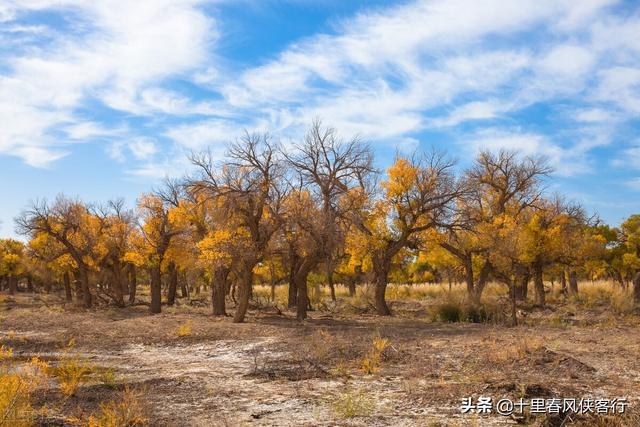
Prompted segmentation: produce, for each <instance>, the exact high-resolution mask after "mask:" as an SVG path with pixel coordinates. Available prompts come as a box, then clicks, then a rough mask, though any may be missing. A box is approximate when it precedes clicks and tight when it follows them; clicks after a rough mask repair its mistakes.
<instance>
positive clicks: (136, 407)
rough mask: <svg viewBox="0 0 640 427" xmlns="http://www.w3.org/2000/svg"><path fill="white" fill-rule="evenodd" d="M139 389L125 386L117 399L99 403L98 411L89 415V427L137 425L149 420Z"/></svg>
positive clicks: (126, 426)
mask: <svg viewBox="0 0 640 427" xmlns="http://www.w3.org/2000/svg"><path fill="white" fill-rule="evenodd" d="M142 397H143V395H142V393H141V392H139V391H134V390H131V389H129V388H125V390H124V391H123V392H122V396H121V397H120V399H118V400H114V401H111V402H108V403H102V404H100V411H99V413H97V414H95V415H92V416H90V417H89V420H88V426H89V427H139V426H144V425H147V424H148V422H149V416H148V409H147V407H146V405H145V404H144V402H143V399H142Z"/></svg>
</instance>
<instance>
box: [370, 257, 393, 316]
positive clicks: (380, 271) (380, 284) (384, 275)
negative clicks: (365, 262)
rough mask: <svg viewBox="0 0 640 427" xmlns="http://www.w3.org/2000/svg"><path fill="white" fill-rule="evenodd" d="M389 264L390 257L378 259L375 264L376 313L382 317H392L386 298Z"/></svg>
mask: <svg viewBox="0 0 640 427" xmlns="http://www.w3.org/2000/svg"><path fill="white" fill-rule="evenodd" d="M389 264H390V259H389V258H388V257H383V258H382V259H378V260H377V261H375V263H374V268H373V271H374V276H375V277H374V282H375V294H374V298H375V304H376V312H377V313H378V315H380V316H390V315H391V310H389V306H388V305H387V301H386V298H385V294H386V292H387V280H388V277H389V269H390V268H389Z"/></svg>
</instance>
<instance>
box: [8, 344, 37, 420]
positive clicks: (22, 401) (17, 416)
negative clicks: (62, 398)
mask: <svg viewBox="0 0 640 427" xmlns="http://www.w3.org/2000/svg"><path fill="white" fill-rule="evenodd" d="M12 354H13V351H12V350H11V349H9V348H6V347H4V346H0V426H12V427H13V426H15V427H22V426H30V425H32V421H33V416H34V409H33V407H32V406H31V394H32V393H33V392H34V391H35V390H36V389H37V388H38V387H42V386H44V385H46V376H47V369H48V365H47V364H46V363H45V362H43V361H41V360H40V359H38V358H33V359H31V361H29V362H28V363H27V364H26V365H25V366H15V365H12V364H11V356H12Z"/></svg>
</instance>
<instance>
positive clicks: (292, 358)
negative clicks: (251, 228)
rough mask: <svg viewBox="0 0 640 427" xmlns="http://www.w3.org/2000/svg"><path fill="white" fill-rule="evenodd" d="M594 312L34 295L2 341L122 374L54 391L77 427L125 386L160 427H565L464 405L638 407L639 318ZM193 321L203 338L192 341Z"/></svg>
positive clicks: (61, 412) (51, 401)
mask: <svg viewBox="0 0 640 427" xmlns="http://www.w3.org/2000/svg"><path fill="white" fill-rule="evenodd" d="M555 315H557V314H555ZM537 316H538V317H539V318H540V319H542V320H544V316H546V314H545V313H544V312H543V313H539V314H537ZM593 317H597V314H589V313H587V314H583V317H582V318H580V316H577V317H576V316H573V321H572V322H571V323H562V324H561V325H553V324H550V323H549V322H544V321H542V320H541V321H539V322H537V321H535V320H532V321H530V322H527V323H529V324H528V325H524V326H518V327H515V328H513V327H506V326H500V325H487V324H471V323H455V324H448V323H440V322H433V321H431V320H430V319H426V318H421V317H420V316H418V317H416V316H413V315H402V314H397V315H396V316H393V317H390V318H380V317H377V316H373V315H369V314H361V315H357V316H354V315H350V316H341V315H339V314H336V313H332V314H328V313H323V312H320V311H315V312H312V313H311V318H310V319H309V320H307V321H305V322H302V323H300V322H297V321H296V320H295V319H294V318H293V313H287V312H285V313H283V314H282V315H278V314H276V313H270V312H268V311H266V312H265V311H262V312H255V311H252V312H251V315H250V316H249V319H248V321H247V323H245V324H241V325H238V324H233V323H231V320H230V319H228V318H222V319H221V318H214V317H212V316H210V315H209V314H208V308H207V307H192V306H189V305H181V306H178V307H171V308H167V309H165V311H164V313H163V314H160V315H156V316H149V315H148V314H147V313H146V308H145V307H144V306H140V307H129V308H125V309H104V308H103V309H97V310H93V311H90V312H85V311H81V310H77V309H66V310H64V309H62V308H60V307H58V306H56V305H53V304H52V303H51V302H49V303H48V306H47V305H44V304H42V303H41V302H39V301H38V300H34V299H33V298H30V297H26V296H20V297H16V298H14V299H13V300H10V301H9V302H8V303H7V302H5V307H3V310H2V311H1V316H0V343H2V344H4V345H8V346H11V347H13V348H14V355H15V356H16V357H30V356H33V355H37V356H39V357H42V358H45V359H47V360H50V361H51V363H52V364H54V365H55V363H56V360H57V359H59V358H60V357H61V356H62V355H63V353H64V351H65V350H63V348H64V347H65V345H66V344H67V343H68V342H69V340H71V339H73V340H74V342H75V344H74V346H73V349H72V350H70V351H72V352H73V354H74V355H77V356H78V357H81V358H82V359H83V360H87V361H89V362H90V363H92V364H94V365H95V366H99V367H104V368H111V369H113V371H114V372H115V373H116V378H117V382H118V385H117V386H116V387H115V388H114V387H106V386H104V385H101V384H100V383H99V381H97V380H96V381H93V382H89V383H87V384H86V385H85V386H84V387H83V388H82V390H81V391H79V392H78V393H77V395H76V396H74V397H71V398H69V399H66V400H64V401H63V403H59V402H60V401H61V398H60V395H59V393H58V394H56V392H55V390H54V391H49V392H47V394H46V395H44V396H41V397H40V404H47V405H48V406H49V407H51V408H53V410H52V411H51V412H52V415H51V417H50V418H49V419H43V420H41V425H65V424H69V425H73V423H72V422H71V421H69V420H70V419H72V418H70V417H72V416H73V417H77V418H82V417H85V416H86V415H88V414H90V413H91V412H92V411H95V410H96V408H97V406H98V404H99V403H100V402H102V401H106V400H108V399H110V398H113V397H114V396H115V395H116V394H117V393H118V390H119V389H121V388H122V387H123V386H124V385H125V384H126V385H128V386H130V387H134V388H136V389H140V390H142V391H143V395H144V400H145V403H146V405H147V407H148V415H149V418H150V425H159V426H160V425H162V426H165V425H166V426H242V425H264V426H299V425H300V426H318V425H320V426H334V425H345V426H346V425H348V426H365V425H366V426H392V425H393V426H424V425H461V426H466V425H469V426H476V425H481V426H485V425H487V426H490V425H514V424H517V423H518V422H520V423H522V424H537V425H561V424H562V421H558V420H555V419H551V418H549V417H537V418H532V419H528V420H517V419H513V418H508V417H502V416H498V415H491V416H485V415H482V416H478V415H464V416H463V415H462V414H461V413H460V410H459V406H460V404H461V401H462V398H464V397H468V396H474V397H478V396H492V397H493V398H494V399H499V398H503V397H509V398H513V399H516V398H520V397H524V398H531V397H547V398H549V397H560V398H563V397H567V398H570V397H575V398H581V397H603V398H614V397H627V398H628V399H630V401H631V407H630V408H631V409H630V411H631V412H634V411H637V405H638V401H639V399H640V359H639V357H638V356H639V355H640V334H639V333H638V332H639V330H638V319H637V316H633V317H626V318H624V319H616V320H615V321H611V319H609V318H604V317H602V318H600V319H599V320H597V321H593V320H589V321H587V319H592V318H593ZM576 319H577V320H576ZM581 319H582V320H581ZM185 324H190V325H191V330H190V331H189V333H188V334H186V335H185V336H179V335H178V333H177V328H178V327H179V326H181V325H185ZM376 337H378V338H384V339H386V340H387V342H388V345H387V347H386V348H385V350H384V351H383V352H382V353H381V357H380V362H379V367H378V369H377V372H375V373H373V374H365V373H364V372H363V371H362V369H361V364H362V359H363V358H365V357H367V355H368V354H370V352H371V351H372V348H373V347H372V342H373V340H374V339H375V338H376ZM67 351H69V350H67ZM345 407H347V409H345ZM354 415H355V416H354ZM54 420H55V422H54ZM567 421H568V420H566V421H565V425H568V424H571V423H569V422H567ZM578 421H580V420H578ZM592 421H593V420H591V421H589V420H582V421H581V422H582V423H583V424H584V425H589V423H590V422H592ZM602 425H606V424H602ZM625 425H627V424H625ZM628 425H633V424H628Z"/></svg>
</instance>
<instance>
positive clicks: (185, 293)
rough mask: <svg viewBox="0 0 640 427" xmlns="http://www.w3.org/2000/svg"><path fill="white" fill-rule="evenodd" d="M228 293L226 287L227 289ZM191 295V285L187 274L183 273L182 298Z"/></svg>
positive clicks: (181, 282) (181, 283)
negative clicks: (188, 283) (188, 284)
mask: <svg viewBox="0 0 640 427" xmlns="http://www.w3.org/2000/svg"><path fill="white" fill-rule="evenodd" d="M225 293H226V289H225ZM188 297H189V287H188V286H187V274H186V273H183V275H182V280H181V281H180V298H188Z"/></svg>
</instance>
